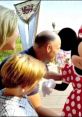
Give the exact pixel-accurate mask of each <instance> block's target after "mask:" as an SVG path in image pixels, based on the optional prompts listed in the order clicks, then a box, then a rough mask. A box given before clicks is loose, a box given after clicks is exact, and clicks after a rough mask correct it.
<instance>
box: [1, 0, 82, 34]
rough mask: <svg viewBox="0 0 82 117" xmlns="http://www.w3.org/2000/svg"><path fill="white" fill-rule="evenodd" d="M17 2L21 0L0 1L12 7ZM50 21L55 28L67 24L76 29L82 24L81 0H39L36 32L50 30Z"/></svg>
mask: <svg viewBox="0 0 82 117" xmlns="http://www.w3.org/2000/svg"><path fill="white" fill-rule="evenodd" d="M18 2H22V1H16V0H15V1H0V4H1V5H4V6H6V7H8V8H10V9H14V6H13V4H15V3H18ZM52 22H55V24H56V30H60V29H61V28H63V27H66V26H69V27H71V28H73V29H75V30H76V31H78V29H79V28H80V26H81V25H82V1H41V6H40V14H39V22H38V32H39V31H41V30H45V29H50V30H52Z"/></svg>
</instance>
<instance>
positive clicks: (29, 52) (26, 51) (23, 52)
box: [20, 46, 35, 57]
mask: <svg viewBox="0 0 82 117" xmlns="http://www.w3.org/2000/svg"><path fill="white" fill-rule="evenodd" d="M20 53H21V54H28V55H31V56H33V57H35V51H34V49H33V46H32V47H30V48H29V49H27V50H23V51H21V52H20Z"/></svg>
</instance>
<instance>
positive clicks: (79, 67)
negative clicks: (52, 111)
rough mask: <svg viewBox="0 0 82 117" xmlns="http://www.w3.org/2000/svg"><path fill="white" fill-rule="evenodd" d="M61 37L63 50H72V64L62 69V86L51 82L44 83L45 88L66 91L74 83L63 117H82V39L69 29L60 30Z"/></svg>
mask: <svg viewBox="0 0 82 117" xmlns="http://www.w3.org/2000/svg"><path fill="white" fill-rule="evenodd" d="M59 36H60V38H61V49H63V50H64V51H69V50H71V61H72V64H71V65H69V64H65V66H64V67H63V68H62V83H61V84H56V83H55V81H52V80H51V81H50V82H49V81H48V82H46V83H45V82H44V83H43V87H44V86H45V87H49V88H54V89H56V90H60V91H64V90H65V89H66V88H67V87H68V85H69V83H72V86H73V90H72V91H71V93H70V95H69V96H68V98H67V100H66V103H65V105H64V108H63V110H62V116H66V117H67V116H68V117H70V116H73V117H82V39H80V38H78V37H77V35H76V33H75V31H74V30H73V29H71V28H68V27H67V28H63V29H62V30H60V32H59ZM43 89H44V88H43ZM49 91H50V90H49ZM49 93H50V92H49Z"/></svg>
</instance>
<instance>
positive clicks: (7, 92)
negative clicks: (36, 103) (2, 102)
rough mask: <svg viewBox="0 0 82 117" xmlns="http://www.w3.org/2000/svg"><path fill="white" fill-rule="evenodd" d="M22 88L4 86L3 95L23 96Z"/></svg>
mask: <svg viewBox="0 0 82 117" xmlns="http://www.w3.org/2000/svg"><path fill="white" fill-rule="evenodd" d="M21 90H22V89H21V88H20V87H17V88H4V90H3V95H4V96H17V97H22V96H23V94H22V91H21Z"/></svg>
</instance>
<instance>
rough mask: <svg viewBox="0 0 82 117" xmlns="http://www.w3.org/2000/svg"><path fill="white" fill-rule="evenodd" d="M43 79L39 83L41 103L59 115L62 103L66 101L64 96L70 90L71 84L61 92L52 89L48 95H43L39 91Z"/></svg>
mask: <svg viewBox="0 0 82 117" xmlns="http://www.w3.org/2000/svg"><path fill="white" fill-rule="evenodd" d="M43 81H44V80H42V81H41V83H40V95H41V99H42V103H43V105H45V106H46V107H47V108H52V109H54V110H55V111H56V112H57V113H59V115H60V114H61V110H62V108H63V106H64V103H65V101H66V98H67V96H68V95H69V93H70V92H71V90H72V86H71V84H70V85H69V87H68V88H67V89H66V90H65V91H62V92H61V91H57V90H53V92H52V93H51V94H50V95H49V96H46V97H43V95H42V91H41V86H42V82H43Z"/></svg>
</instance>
